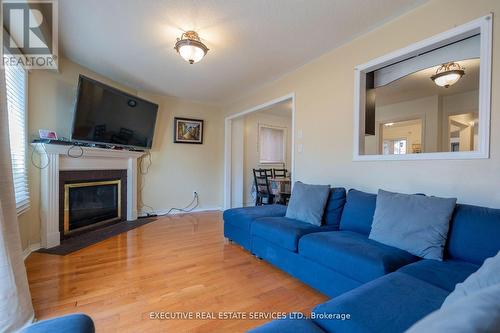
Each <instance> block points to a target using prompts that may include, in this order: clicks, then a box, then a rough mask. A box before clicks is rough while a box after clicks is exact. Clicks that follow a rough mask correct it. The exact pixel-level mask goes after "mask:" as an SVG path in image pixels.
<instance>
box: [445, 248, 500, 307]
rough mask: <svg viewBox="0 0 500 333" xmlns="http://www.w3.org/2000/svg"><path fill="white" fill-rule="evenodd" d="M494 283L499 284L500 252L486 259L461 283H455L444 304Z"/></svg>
mask: <svg viewBox="0 0 500 333" xmlns="http://www.w3.org/2000/svg"><path fill="white" fill-rule="evenodd" d="M460 282H461V281H460ZM495 284H500V252H498V254H497V255H496V256H494V257H491V258H488V259H486V260H485V261H484V263H483V265H482V266H481V267H479V269H478V270H477V271H476V272H474V273H472V274H471V275H470V276H469V277H468V278H467V279H465V281H464V282H463V283H459V284H457V285H456V287H455V289H454V290H453V292H452V293H451V294H449V295H448V297H446V300H445V301H444V305H447V304H451V303H453V302H456V301H457V300H459V299H460V298H463V297H466V296H467V295H470V294H472V293H474V292H477V291H479V290H481V289H484V288H488V287H490V286H492V285H495Z"/></svg>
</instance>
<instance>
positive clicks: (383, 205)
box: [369, 190, 457, 260]
mask: <svg viewBox="0 0 500 333" xmlns="http://www.w3.org/2000/svg"><path fill="white" fill-rule="evenodd" d="M456 202H457V199H456V198H452V199H448V198H438V197H428V196H424V195H416V194H403V193H393V192H388V191H384V190H379V191H378V195H377V205H376V209H375V215H374V216H373V224H372V229H371V231H370V236H369V238H370V239H373V240H376V241H377V242H380V243H383V244H387V245H390V246H394V247H397V248H400V249H402V250H406V251H408V252H410V253H412V254H414V255H416V256H419V257H421V258H426V259H436V260H443V251H444V246H445V244H446V238H447V236H448V229H449V226H450V219H451V216H452V214H453V210H454V209H455V205H456Z"/></svg>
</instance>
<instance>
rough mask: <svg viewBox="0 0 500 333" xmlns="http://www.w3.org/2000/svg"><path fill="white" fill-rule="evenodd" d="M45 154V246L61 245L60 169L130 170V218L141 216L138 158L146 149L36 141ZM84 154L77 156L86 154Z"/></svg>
mask: <svg viewBox="0 0 500 333" xmlns="http://www.w3.org/2000/svg"><path fill="white" fill-rule="evenodd" d="M32 145H33V147H34V148H35V149H36V150H37V152H38V153H39V154H40V156H41V167H43V168H42V169H41V182H40V183H41V188H40V215H41V230H40V234H41V246H42V247H43V248H51V247H54V246H57V245H59V244H60V233H59V171H67V170H68V171H69V170H127V220H128V221H133V220H136V219H137V159H138V158H139V157H141V156H142V155H144V152H138V151H129V150H113V149H104V148H94V147H81V149H80V147H79V146H78V147H76V146H73V147H72V146H67V145H58V144H45V143H33V144H32ZM82 150H83V155H82V156H81V157H78V158H77V157H76V156H79V155H81V154H82ZM71 156H73V157H71Z"/></svg>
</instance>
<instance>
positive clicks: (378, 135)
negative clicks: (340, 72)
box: [353, 15, 493, 160]
mask: <svg viewBox="0 0 500 333" xmlns="http://www.w3.org/2000/svg"><path fill="white" fill-rule="evenodd" d="M492 19H493V18H492V16H491V15H488V16H485V17H482V18H479V19H477V20H474V21H472V22H469V23H467V24H464V25H462V26H459V27H456V28H454V29H452V30H449V31H447V32H444V33H442V34H439V35H436V36H434V37H431V38H429V39H426V40H424V41H421V42H418V43H415V44H413V45H410V46H408V47H406V48H404V49H401V50H398V51H395V52H393V53H390V54H388V55H385V56H382V57H380V58H377V59H375V60H372V61H370V62H368V63H366V64H363V65H359V66H357V67H356V68H355V96H354V98H355V100H354V152H353V158H354V160H410V159H411V160H415V159H473V158H489V138H490V135H489V130H490V104H491V102H490V99H491V97H490V96H491V52H492V49H491V48H492V46H491V44H492Z"/></svg>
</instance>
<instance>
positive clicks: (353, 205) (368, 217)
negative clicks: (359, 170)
mask: <svg viewBox="0 0 500 333" xmlns="http://www.w3.org/2000/svg"><path fill="white" fill-rule="evenodd" d="M376 204H377V195H376V194H371V193H366V192H361V191H358V190H354V189H351V190H349V193H348V194H347V201H346V203H345V206H344V211H343V212H342V218H341V220H340V230H347V231H354V232H358V233H360V234H364V235H367V236H368V234H369V233H370V230H371V227H372V222H373V214H374V213H375V206H376Z"/></svg>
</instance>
